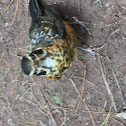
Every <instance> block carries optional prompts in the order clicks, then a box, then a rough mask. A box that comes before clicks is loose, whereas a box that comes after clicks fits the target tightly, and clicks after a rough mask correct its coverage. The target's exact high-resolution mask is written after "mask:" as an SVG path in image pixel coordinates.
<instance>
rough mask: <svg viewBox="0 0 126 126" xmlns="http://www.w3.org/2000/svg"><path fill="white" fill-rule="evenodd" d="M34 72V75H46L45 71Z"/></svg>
mask: <svg viewBox="0 0 126 126" xmlns="http://www.w3.org/2000/svg"><path fill="white" fill-rule="evenodd" d="M34 74H36V75H46V71H41V72H39V73H37V71H35V72H34Z"/></svg>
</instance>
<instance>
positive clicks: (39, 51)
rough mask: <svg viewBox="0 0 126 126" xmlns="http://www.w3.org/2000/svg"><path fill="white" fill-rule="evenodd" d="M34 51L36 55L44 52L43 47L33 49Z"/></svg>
mask: <svg viewBox="0 0 126 126" xmlns="http://www.w3.org/2000/svg"><path fill="white" fill-rule="evenodd" d="M32 53H33V54H36V55H38V54H43V50H42V49H38V50H35V51H33V52H32Z"/></svg>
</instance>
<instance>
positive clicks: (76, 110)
mask: <svg viewBox="0 0 126 126" xmlns="http://www.w3.org/2000/svg"><path fill="white" fill-rule="evenodd" d="M85 76H86V70H85V72H84V77H83V86H82V91H81V98H80V100H79V102H78V104H77V107H76V109H75V115H76V114H77V112H78V109H79V106H80V103H81V101H82V99H83V94H84V86H85Z"/></svg>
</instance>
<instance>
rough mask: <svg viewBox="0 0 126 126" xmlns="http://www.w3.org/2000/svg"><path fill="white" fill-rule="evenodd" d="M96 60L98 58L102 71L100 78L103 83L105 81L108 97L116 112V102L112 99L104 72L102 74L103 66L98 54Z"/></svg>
mask: <svg viewBox="0 0 126 126" xmlns="http://www.w3.org/2000/svg"><path fill="white" fill-rule="evenodd" d="M98 60H99V65H100V70H101V73H102V78H103V81H104V83H105V86H106V89H107V92H108V94H109V97H110V99H111V101H112V104H113V106H114V109H115V111H116V112H117V108H116V104H115V101H114V98H113V95H112V92H111V90H110V88H109V85H108V82H107V80H106V77H105V74H104V71H103V67H102V64H101V58H100V56H98Z"/></svg>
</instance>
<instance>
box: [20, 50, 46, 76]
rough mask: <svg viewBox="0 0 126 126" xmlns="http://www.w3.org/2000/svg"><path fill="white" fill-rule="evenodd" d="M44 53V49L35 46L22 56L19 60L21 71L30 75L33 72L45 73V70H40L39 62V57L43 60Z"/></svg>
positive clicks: (37, 73)
mask: <svg viewBox="0 0 126 126" xmlns="http://www.w3.org/2000/svg"><path fill="white" fill-rule="evenodd" d="M46 55H47V52H46V50H43V49H42V48H37V49H36V50H34V51H32V52H31V53H30V54H29V55H26V56H24V57H23V58H22V61H21V67H22V71H23V72H24V73H25V74H26V75H28V76H32V75H33V74H36V75H46V71H44V70H40V64H39V61H40V59H41V60H42V59H43V60H44V58H45V57H46Z"/></svg>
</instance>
